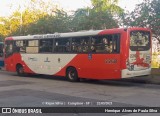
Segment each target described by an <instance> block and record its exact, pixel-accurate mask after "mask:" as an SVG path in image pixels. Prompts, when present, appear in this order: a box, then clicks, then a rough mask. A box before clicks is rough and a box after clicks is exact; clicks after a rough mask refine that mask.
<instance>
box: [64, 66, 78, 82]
mask: <svg viewBox="0 0 160 116" xmlns="http://www.w3.org/2000/svg"><path fill="white" fill-rule="evenodd" d="M66 77H67V79H68V80H69V81H71V82H78V81H79V77H78V72H77V69H76V68H75V67H73V66H69V67H67V68H66Z"/></svg>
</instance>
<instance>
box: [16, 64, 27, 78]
mask: <svg viewBox="0 0 160 116" xmlns="http://www.w3.org/2000/svg"><path fill="white" fill-rule="evenodd" d="M16 71H17V74H18V75H19V76H24V74H25V73H24V68H23V66H22V65H17V66H16Z"/></svg>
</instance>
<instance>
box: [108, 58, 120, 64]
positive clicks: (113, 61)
mask: <svg viewBox="0 0 160 116" xmlns="http://www.w3.org/2000/svg"><path fill="white" fill-rule="evenodd" d="M105 63H106V64H115V63H117V59H105Z"/></svg>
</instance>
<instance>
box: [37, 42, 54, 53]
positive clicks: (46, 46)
mask: <svg viewBox="0 0 160 116" xmlns="http://www.w3.org/2000/svg"><path fill="white" fill-rule="evenodd" d="M52 43H53V40H51V39H47V40H40V45H39V48H40V50H39V51H40V52H52V46H53V45H52Z"/></svg>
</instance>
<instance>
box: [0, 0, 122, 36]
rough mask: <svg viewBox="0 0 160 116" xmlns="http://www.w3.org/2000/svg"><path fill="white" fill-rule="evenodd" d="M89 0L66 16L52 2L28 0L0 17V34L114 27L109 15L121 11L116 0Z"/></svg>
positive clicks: (115, 24)
mask: <svg viewBox="0 0 160 116" xmlns="http://www.w3.org/2000/svg"><path fill="white" fill-rule="evenodd" d="M91 1H92V4H93V6H94V7H93V8H90V7H87V8H81V9H77V10H76V11H75V12H74V13H73V15H68V14H67V12H65V11H64V10H63V9H60V8H58V7H57V6H56V5H55V4H54V3H51V2H46V1H44V0H31V1H30V4H29V5H28V6H20V7H19V9H18V10H17V11H14V12H13V14H12V15H11V16H9V17H7V18H4V17H1V18H0V37H2V38H4V37H6V36H15V35H17V36H19V35H28V34H30V35H32V34H45V33H55V32H70V31H79V30H90V29H95V30H98V29H108V28H116V27H118V23H117V22H116V20H115V19H114V18H113V17H114V15H115V13H118V11H121V8H120V7H118V6H117V1H118V0H100V1H99V0H91ZM22 7H25V9H23V10H22ZM118 8H119V10H118ZM117 10H118V11H117Z"/></svg>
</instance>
